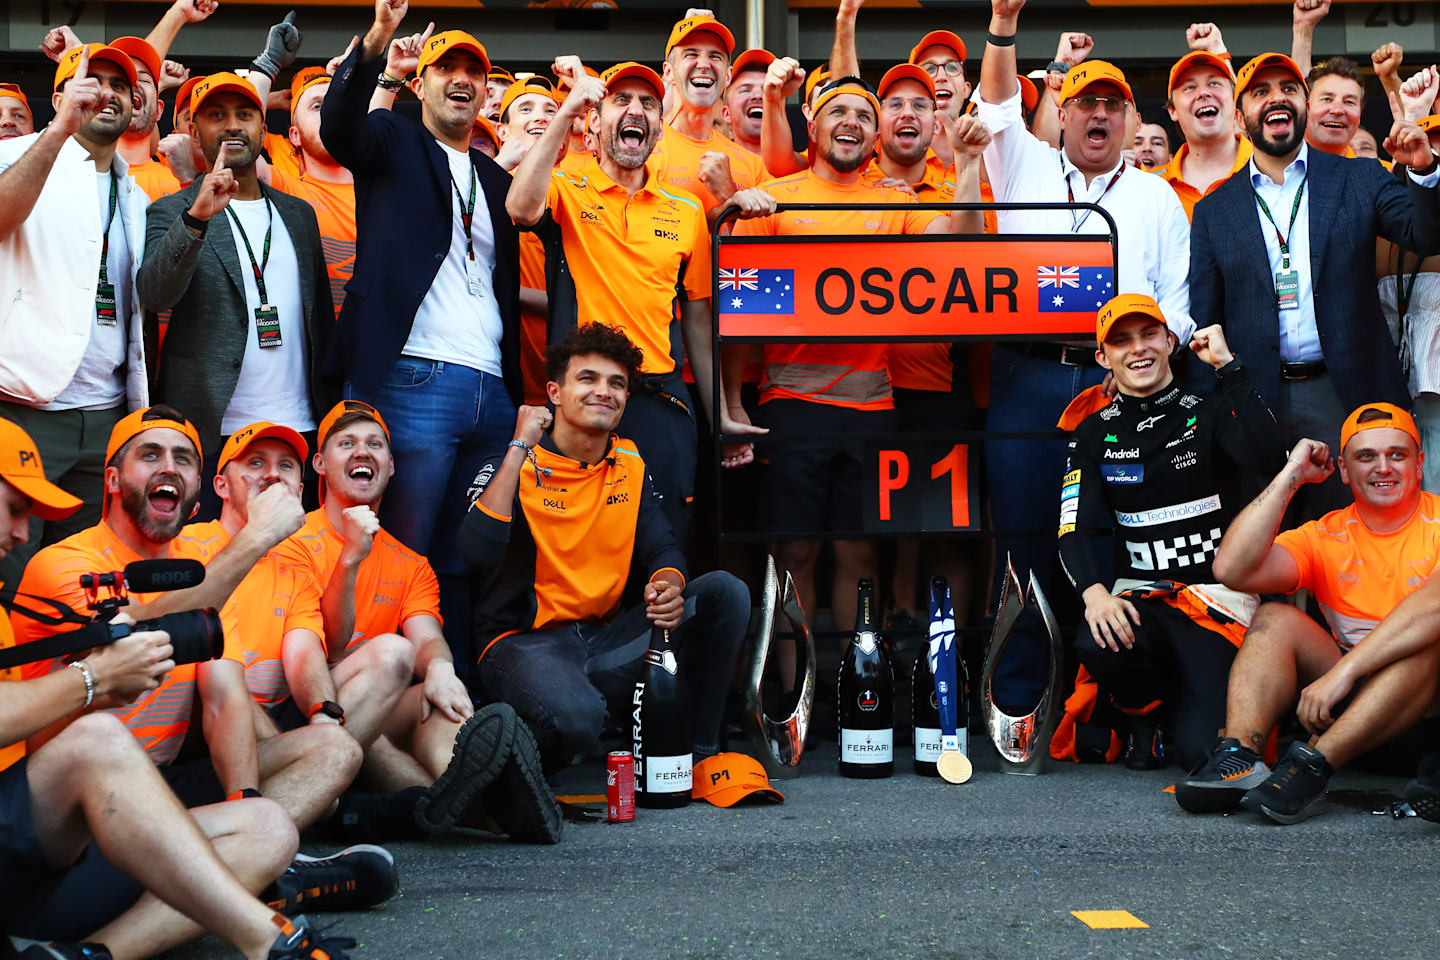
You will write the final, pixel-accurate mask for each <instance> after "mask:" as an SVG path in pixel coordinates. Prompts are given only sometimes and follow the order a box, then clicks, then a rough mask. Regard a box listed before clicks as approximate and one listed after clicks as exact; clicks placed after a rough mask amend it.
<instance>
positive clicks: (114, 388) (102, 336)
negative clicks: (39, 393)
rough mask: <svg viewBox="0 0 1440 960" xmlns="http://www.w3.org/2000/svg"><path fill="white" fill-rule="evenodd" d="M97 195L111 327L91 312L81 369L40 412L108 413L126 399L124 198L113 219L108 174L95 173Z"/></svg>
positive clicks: (129, 270)
mask: <svg viewBox="0 0 1440 960" xmlns="http://www.w3.org/2000/svg"><path fill="white" fill-rule="evenodd" d="M95 196H96V200H97V202H98V203H99V204H100V228H101V229H102V230H104V229H105V228H106V227H109V236H110V252H109V254H108V255H107V256H106V258H105V270H106V277H107V279H108V280H109V282H110V283H111V284H112V285H113V286H114V287H115V325H114V326H105V325H104V324H102V323H100V322H99V321H98V320H97V319H96V318H95V314H94V308H93V306H92V308H91V316H90V342H89V344H87V345H86V347H85V355H84V356H83V357H81V358H80V366H79V367H78V368H77V369H76V371H75V376H74V377H73V378H71V380H70V383H69V385H68V386H66V387H65V389H64V390H62V391H60V396H58V397H56V398H55V399H54V400H52V401H51V402H50V403H47V404H45V406H43V407H41V408H40V409H41V410H108V409H110V408H111V407H116V406H119V405H120V404H121V403H123V402H124V400H125V337H126V332H125V328H126V327H127V326H129V317H130V294H131V290H130V284H131V278H132V277H134V275H135V272H134V270H133V264H132V263H131V260H132V257H131V253H130V241H129V237H128V235H127V233H126V225H125V216H124V214H125V197H124V195H123V194H122V193H121V191H120V190H119V189H118V185H117V189H116V196H115V216H113V217H112V216H110V173H109V171H106V172H105V173H100V172H99V171H96V173H95Z"/></svg>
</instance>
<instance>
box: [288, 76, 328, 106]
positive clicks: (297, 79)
mask: <svg viewBox="0 0 1440 960" xmlns="http://www.w3.org/2000/svg"><path fill="white" fill-rule="evenodd" d="M332 79H333V78H332V77H331V76H330V74H328V73H326V72H325V68H324V67H306V68H305V69H303V70H297V71H296V72H295V76H294V77H292V78H291V80H290V110H291V112H292V113H293V112H294V110H295V105H296V104H297V103H299V102H300V95H301V94H303V93H304V92H305V91H306V90H309V89H310V88H311V87H317V86H319V85H321V84H323V83H329V82H330V81H331V80H332Z"/></svg>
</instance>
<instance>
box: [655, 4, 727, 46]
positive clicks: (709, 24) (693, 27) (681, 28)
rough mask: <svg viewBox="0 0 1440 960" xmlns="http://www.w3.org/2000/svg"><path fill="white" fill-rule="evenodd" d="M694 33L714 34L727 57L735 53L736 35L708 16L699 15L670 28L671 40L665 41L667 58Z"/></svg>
mask: <svg viewBox="0 0 1440 960" xmlns="http://www.w3.org/2000/svg"><path fill="white" fill-rule="evenodd" d="M692 33H709V34H713V35H714V36H715V38H716V39H717V40H719V41H720V45H721V46H723V47H724V48H725V56H727V57H728V56H730V54H732V53H734V52H735V34H733V33H731V32H730V28H729V27H727V26H725V24H723V23H721V22H720V21H719V20H716V19H715V18H714V17H712V16H710V15H708V14H704V13H697V14H696V15H695V16H693V17H686V18H685V19H684V20H681V21H680V22H679V23H677V24H675V26H673V27H671V28H670V39H669V40H666V41H665V56H666V57H669V56H670V51H671V50H674V49H675V47H676V46H678V45H679V44H681V43H683V42H684V41H685V38H686V37H688V36H690V34H692Z"/></svg>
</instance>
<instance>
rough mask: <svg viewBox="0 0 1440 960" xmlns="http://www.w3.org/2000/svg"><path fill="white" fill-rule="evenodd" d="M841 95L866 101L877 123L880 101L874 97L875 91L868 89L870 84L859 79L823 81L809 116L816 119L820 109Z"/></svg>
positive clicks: (846, 78) (841, 78) (842, 78)
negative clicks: (873, 109) (873, 111)
mask: <svg viewBox="0 0 1440 960" xmlns="http://www.w3.org/2000/svg"><path fill="white" fill-rule="evenodd" d="M842 93H849V94H854V95H855V96H857V97H863V98H864V99H866V100H868V101H869V102H870V106H872V107H874V108H875V119H876V120H877V121H878V120H879V119H880V99H879V98H878V97H876V96H875V91H874V90H872V89H870V84H868V83H866V82H865V81H864V80H861V79H860V78H859V77H839V78H837V79H835V80H827V81H825V85H824V86H823V87H821V88H820V92H819V93H817V94H816V95H815V104H814V105H813V106H812V107H811V108H810V115H811V116H815V117H818V116H819V115H820V108H821V107H823V106H825V104H827V103H829V102H830V101H831V100H834V99H835V98H836V97H838V96H840V95H841V94H842Z"/></svg>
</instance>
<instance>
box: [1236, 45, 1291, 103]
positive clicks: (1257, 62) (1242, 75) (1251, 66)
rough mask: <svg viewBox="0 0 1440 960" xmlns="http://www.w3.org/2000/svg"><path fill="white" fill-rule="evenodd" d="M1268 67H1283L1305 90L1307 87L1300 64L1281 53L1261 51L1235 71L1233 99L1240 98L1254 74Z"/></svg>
mask: <svg viewBox="0 0 1440 960" xmlns="http://www.w3.org/2000/svg"><path fill="white" fill-rule="evenodd" d="M1270 67H1280V68H1282V69H1284V70H1285V71H1287V72H1288V73H1289V74H1290V75H1291V76H1292V77H1294V78H1295V79H1296V80H1299V81H1300V86H1301V87H1304V88H1305V89H1306V90H1308V89H1309V87H1308V86H1306V84H1305V74H1304V72H1303V71H1302V70H1301V69H1300V64H1298V63H1296V62H1295V61H1294V60H1291V59H1290V58H1289V57H1287V56H1285V54H1283V53H1262V54H1260V56H1258V57H1255V58H1254V59H1253V60H1250V61H1248V62H1247V63H1246V64H1245V66H1243V67H1241V68H1240V69H1239V70H1238V71H1237V72H1236V74H1235V99H1236V100H1237V101H1238V100H1239V99H1240V94H1242V93H1244V92H1245V90H1246V88H1247V87H1249V86H1250V81H1251V80H1254V79H1255V74H1257V73H1259V72H1260V71H1261V70H1265V69H1268V68H1270Z"/></svg>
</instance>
